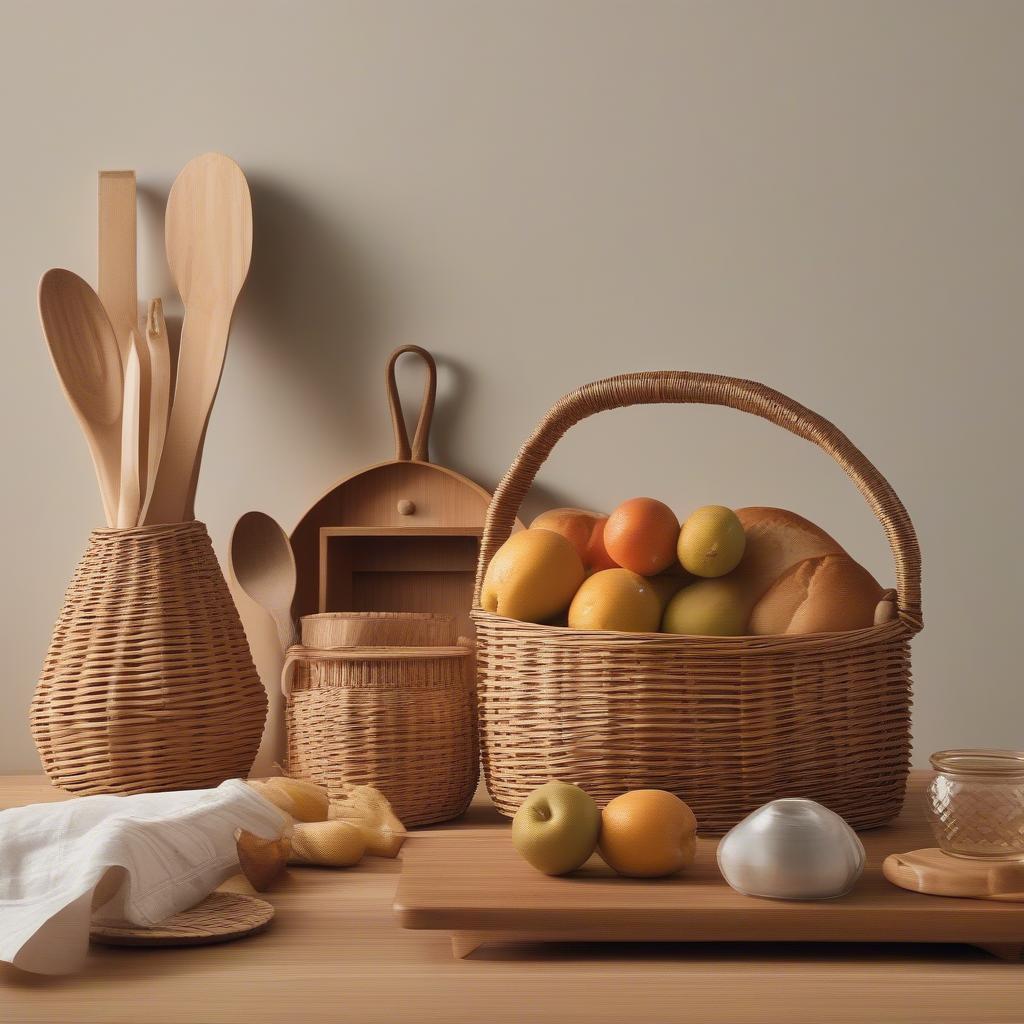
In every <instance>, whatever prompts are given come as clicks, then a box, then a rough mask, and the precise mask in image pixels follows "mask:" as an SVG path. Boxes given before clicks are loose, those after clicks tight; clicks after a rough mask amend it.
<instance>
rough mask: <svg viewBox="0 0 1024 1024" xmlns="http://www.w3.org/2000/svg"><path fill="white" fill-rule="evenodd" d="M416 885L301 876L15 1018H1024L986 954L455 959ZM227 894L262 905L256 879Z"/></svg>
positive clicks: (120, 954) (823, 949) (478, 809)
mask: <svg viewBox="0 0 1024 1024" xmlns="http://www.w3.org/2000/svg"><path fill="white" fill-rule="evenodd" d="M53 799H60V794H58V793H56V792H55V791H54V790H52V789H51V788H50V787H49V785H48V784H47V782H46V780H45V779H43V778H42V777H39V776H36V777H24V776H23V777H2V776H0V808H3V807H13V806H18V805H21V804H27V803H37V802H42V801H44V800H53ZM507 827H508V824H507V822H505V820H504V819H502V818H500V817H499V816H498V815H497V814H496V813H495V812H494V811H493V809H491V807H490V805H489V803H488V801H487V798H486V795H485V794H480V795H478V797H477V799H476V801H474V804H473V806H472V808H471V809H470V811H469V812H468V813H467V815H466V816H465V817H464V818H463V819H462V820H461V821H459V822H456V823H453V824H449V825H446V826H441V827H439V828H436V829H431V830H425V832H429V834H431V835H436V834H437V833H439V832H451V831H453V830H457V829H465V828H476V829H479V828H507ZM419 834H422V833H417V835H419ZM415 841H416V838H415V836H414V837H413V838H412V839H411V840H410V842H415ZM431 841H432V842H433V840H431ZM400 871H401V865H400V863H399V862H396V861H388V860H378V859H374V858H368V859H367V860H365V861H364V862H363V864H362V865H360V866H359V867H358V868H354V869H350V870H347V871H326V870H318V869H313V868H306V869H293V870H292V871H291V875H290V877H289V878H288V879H286V880H285V881H284V882H283V883H282V884H281V885H280V886H279V887H278V888H275V889H274V890H272V891H271V892H270V893H268V894H265V897H266V898H268V899H269V900H270V901H271V902H272V903H273V904H274V905H275V907H276V908H277V918H276V920H275V921H274V923H273V925H272V926H271V928H270V929H269V930H268V931H267V932H265V933H264V934H262V935H257V936H254V937H252V938H250V939H244V940H241V941H239V942H237V943H230V944H227V945H223V946H210V947H206V948H202V949H169V950H131V949H115V948H99V947H94V952H93V953H92V955H91V957H90V962H89V964H88V967H87V969H86V970H85V971H84V972H82V973H81V974H78V975H74V976H71V977H66V978H45V977H38V976H34V975H27V974H23V973H21V972H19V971H15V970H13V969H12V968H9V967H0V1020H2V1021H4V1024H8V1022H10V1024H21V1022H23V1021H24V1022H28V1021H46V1022H54V1021H58V1020H59V1021H66V1022H77V1021H97V1022H99V1021H102V1022H104V1024H115V1022H122V1021H123V1022H130V1024H139V1022H140V1021H145V1022H146V1024H161V1022H171V1021H187V1022H190V1024H197V1022H199V1024H205V1022H214V1021H245V1022H247V1024H256V1022H264V1021H265V1022H268V1024H271V1022H272V1024H287V1022H288V1021H292V1020H296V1021H299V1020H301V1021H302V1022H303V1024H307V1022H308V1024H313V1022H319V1021H324V1022H327V1021H330V1022H338V1021H353V1022H356V1024H376V1022H378V1021H379V1022H387V1024H396V1022H400V1021H403V1020H408V1021H412V1022H416V1024H429V1022H434V1021H436V1022H439V1024H440V1022H444V1024H457V1022H462V1021H466V1022H470V1021H472V1022H478V1021H481V1020H486V1021H488V1024H503V1022H510V1024H511V1022H515V1024H522V1022H525V1021H530V1022H535V1021H547V1020H551V1021H559V1022H564V1024H575V1022H580V1024H583V1022H587V1024H600V1022H604V1021H609V1022H615V1024H632V1022H634V1021H666V1022H672V1024H678V1021H680V1020H684V1019H685V1020H693V1021H701V1022H702V1024H703V1022H712V1021H731V1022H735V1021H778V1022H785V1024H804V1022H806V1024H822V1022H824V1021H828V1022H830V1024H831V1022H851V1024H852V1022H858V1024H863V1022H865V1021H870V1022H872V1024H876V1022H883V1021H885V1022H888V1021H893V1022H928V1024H944V1022H950V1021H961V1022H964V1024H968V1022H969V1024H981V1022H985V1024H994V1022H1006V1024H1011V1022H1012V1024H1019V1022H1020V1021H1022V1020H1024V965H1020V964H1012V963H1006V962H1004V961H1000V960H997V959H995V958H994V957H992V956H990V955H989V954H987V953H984V952H982V951H980V950H977V949H974V948H972V947H969V946H929V945H900V944H895V945H882V944H880V945H874V944H832V943H821V944H813V943H800V944H779V945H772V944H757V943H707V944H699V943H692V944H688V943H664V944H663V943H650V944H648V943H644V944H614V943H613V944H604V943H602V944H583V943H580V944H561V945H542V944H526V945H519V944H511V945H501V944H495V945H488V946H485V947H483V948H481V949H480V950H478V951H477V952H476V953H474V954H473V957H472V958H471V959H468V960H455V959H453V958H452V952H451V945H450V941H449V938H448V936H447V935H446V934H444V933H442V932H436V933H435V932H428V931H415V930H409V929H403V928H401V927H399V925H398V922H397V920H396V917H395V914H394V911H393V909H392V904H393V902H394V898H395V890H396V886H397V882H398V875H399V872H400ZM226 888H232V889H236V890H238V891H243V892H244V891H251V890H249V889H248V887H247V886H246V885H245V883H244V881H242V880H241V879H238V880H232V881H231V882H229V883H228V885H227V886H226Z"/></svg>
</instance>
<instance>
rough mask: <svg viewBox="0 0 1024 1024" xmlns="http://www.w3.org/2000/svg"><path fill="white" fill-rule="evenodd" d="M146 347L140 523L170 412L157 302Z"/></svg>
mask: <svg viewBox="0 0 1024 1024" xmlns="http://www.w3.org/2000/svg"><path fill="white" fill-rule="evenodd" d="M146 348H147V349H148V351H149V423H148V429H147V433H148V435H149V436H148V444H147V446H146V482H147V487H146V495H145V500H144V502H143V508H142V515H141V517H140V520H139V521H140V522H144V521H145V517H146V514H147V513H148V511H149V502H150V499H151V498H152V496H153V488H154V486H155V485H156V473H157V468H158V467H159V465H160V456H161V454H162V453H163V450H164V437H165V436H166V434H167V417H168V416H169V415H170V411H171V350H170V347H169V345H168V341H167V323H166V321H165V320H164V306H163V303H162V302H161V301H160V299H153V300H152V301H151V302H150V304H149V313H148V315H147V316H146Z"/></svg>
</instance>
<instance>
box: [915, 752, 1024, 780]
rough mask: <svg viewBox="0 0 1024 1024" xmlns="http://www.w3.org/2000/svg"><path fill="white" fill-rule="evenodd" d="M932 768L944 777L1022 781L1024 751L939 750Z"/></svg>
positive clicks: (932, 760) (932, 761) (1023, 776)
mask: <svg viewBox="0 0 1024 1024" xmlns="http://www.w3.org/2000/svg"><path fill="white" fill-rule="evenodd" d="M930 760H931V764H932V767H933V768H934V769H935V770H936V771H937V772H942V773H943V774H944V775H974V776H982V777H984V778H987V779H1014V778H1020V779H1024V751H1021V750H940V751H938V752H937V753H934V754H932V756H931V758H930Z"/></svg>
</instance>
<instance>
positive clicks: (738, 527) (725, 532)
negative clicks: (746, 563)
mask: <svg viewBox="0 0 1024 1024" xmlns="http://www.w3.org/2000/svg"><path fill="white" fill-rule="evenodd" d="M746 546H747V535H746V534H745V533H744V532H743V524H742V523H741V522H740V521H739V517H738V516H737V515H736V513H735V512H733V510H732V509H731V508H726V507H725V506H724V505H705V506H704V507H703V508H699V509H697V511H696V512H694V513H693V514H692V515H690V516H689V517H688V518H687V520H686V522H685V523H683V528H682V529H681V530H680V531H679V543H678V544H677V546H676V552H677V554H678V555H679V561H680V563H681V565H682V567H683V568H684V569H685V570H686V571H687V572H692V573H693V575H694V576H705V577H708V578H714V577H717V576H724V575H725V574H726V573H728V572H732V571H733V569H735V568H736V566H737V565H739V564H740V559H741V558H742V557H743V551H744V549H745V548H746Z"/></svg>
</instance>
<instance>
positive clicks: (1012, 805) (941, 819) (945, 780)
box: [927, 750, 1024, 860]
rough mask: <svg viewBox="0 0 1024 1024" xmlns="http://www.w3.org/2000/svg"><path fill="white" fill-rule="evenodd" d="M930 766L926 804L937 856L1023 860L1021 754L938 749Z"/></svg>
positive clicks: (1023, 771) (1023, 762) (1023, 770)
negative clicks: (931, 773) (936, 842)
mask: <svg viewBox="0 0 1024 1024" xmlns="http://www.w3.org/2000/svg"><path fill="white" fill-rule="evenodd" d="M931 763H932V767H933V768H934V769H935V773H936V774H935V777H934V778H933V779H932V781H931V783H930V785H929V786H928V799H927V805H928V812H929V818H930V819H931V826H932V831H933V832H934V833H935V838H936V839H937V840H938V843H939V848H940V849H941V850H942V851H943V853H948V854H951V855H952V856H954V857H971V858H981V859H984V860H1024V752H1021V751H1017V750H940V751H939V752H938V753H937V754H932V756H931Z"/></svg>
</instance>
